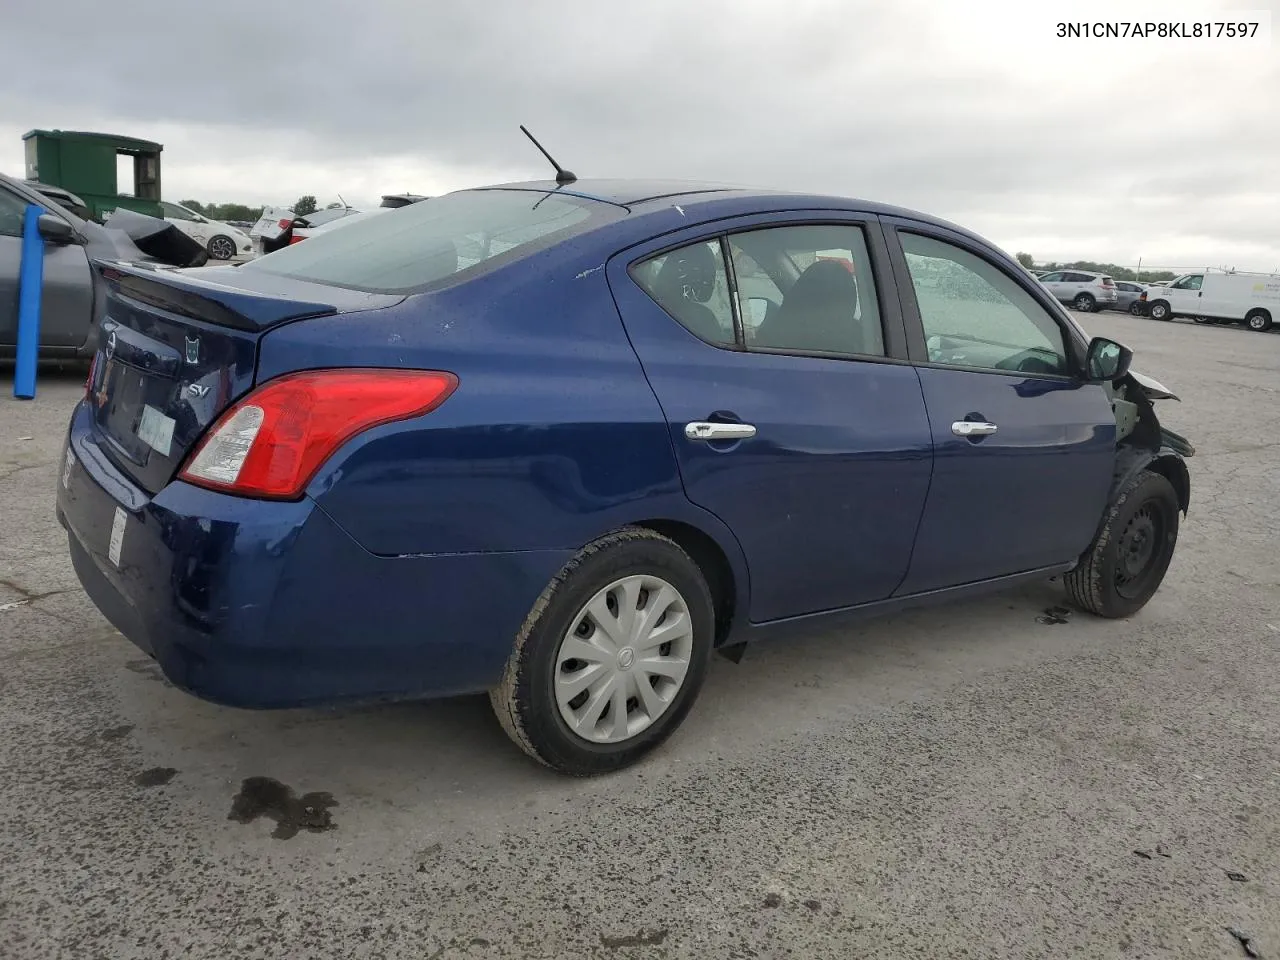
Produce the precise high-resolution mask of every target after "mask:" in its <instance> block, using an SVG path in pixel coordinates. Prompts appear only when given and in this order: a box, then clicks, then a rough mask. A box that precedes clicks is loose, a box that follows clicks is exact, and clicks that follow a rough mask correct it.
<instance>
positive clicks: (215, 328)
mask: <svg viewBox="0 0 1280 960" xmlns="http://www.w3.org/2000/svg"><path fill="white" fill-rule="evenodd" d="M95 269H96V270H97V271H98V272H99V274H100V275H101V277H102V280H103V282H104V284H105V287H106V291H107V296H106V311H105V316H104V318H103V320H102V324H101V327H100V330H99V337H98V344H99V348H98V355H97V357H96V359H95V364H94V370H93V377H92V381H91V383H90V385H89V396H88V402H89V403H90V404H91V405H92V407H93V417H94V424H95V432H96V433H97V434H98V437H99V440H100V442H101V446H102V449H103V450H104V452H105V453H106V454H107V456H108V457H110V458H111V460H112V461H113V462H114V463H115V464H116V466H117V467H119V468H120V469H121V470H122V471H124V472H125V473H126V474H128V475H129V476H130V477H131V478H132V479H133V480H134V482H136V483H137V484H138V486H140V487H141V488H143V489H144V490H146V491H147V493H149V494H154V493H157V492H158V491H159V490H161V489H162V488H163V487H164V486H165V485H166V484H167V483H169V481H171V480H172V479H173V477H174V474H176V473H177V471H178V469H179V467H180V466H181V465H182V462H183V460H184V459H185V458H186V456H187V454H188V453H190V451H191V449H192V448H193V447H194V446H195V444H196V443H197V441H198V440H199V439H200V437H201V436H202V435H203V433H204V431H205V430H206V429H207V428H208V427H209V425H210V424H212V423H213V421H214V420H216V419H217V417H218V415H219V414H221V413H222V411H223V410H225V409H226V408H227V407H229V406H230V405H231V404H232V403H234V402H235V401H236V400H237V399H238V398H240V397H241V396H243V395H244V394H245V393H247V392H248V391H249V389H250V388H251V387H252V386H253V383H254V371H255V365H256V360H257V352H258V343H259V341H260V340H261V338H262V335H263V334H264V333H265V332H266V331H267V330H269V329H271V328H272V327H274V326H278V325H279V324H282V323H288V322H289V321H291V320H299V319H302V318H305V317H319V316H330V315H333V314H336V313H345V312H349V311H354V310H368V309H375V308H378V307H383V306H390V305H392V304H394V303H398V302H400V300H402V299H403V298H402V297H399V296H386V295H378V294H366V293H358V292H355V291H350V290H343V289H340V288H337V287H328V286H324V285H322V284H317V283H309V282H306V281H300V280H293V279H291V278H286V277H278V276H273V275H271V274H264V273H254V272H250V271H242V270H240V269H239V268H236V267H212V268H206V269H197V270H154V269H149V268H147V267H145V266H143V265H140V264H123V263H118V262H103V261H99V262H97V263H96V264H95Z"/></svg>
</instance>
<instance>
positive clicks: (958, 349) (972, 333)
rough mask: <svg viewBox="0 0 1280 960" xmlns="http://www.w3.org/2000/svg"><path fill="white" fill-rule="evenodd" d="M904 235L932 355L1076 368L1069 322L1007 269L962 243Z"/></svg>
mask: <svg viewBox="0 0 1280 960" xmlns="http://www.w3.org/2000/svg"><path fill="white" fill-rule="evenodd" d="M899 236H900V238H901V241H902V249H903V252H904V253H905V254H906V260H907V267H908V269H909V270H910V273H911V283H912V286H913V287H914V289H915V294H916V302H917V304H918V306H919V310H920V321H921V323H922V324H923V326H924V334H925V341H926V344H927V346H928V350H929V360H930V361H931V362H933V363H940V364H946V365H948V366H962V367H977V368H979V369H986V370H1001V371H1008V372H1011V373H1033V374H1036V373H1040V374H1058V375H1065V374H1067V373H1069V371H1070V367H1069V364H1068V361H1067V353H1066V344H1065V340H1064V337H1063V332H1062V328H1061V327H1060V326H1059V325H1058V323H1057V322H1056V321H1055V320H1054V318H1053V317H1052V316H1051V315H1050V314H1049V312H1048V311H1046V310H1045V309H1044V308H1043V307H1041V306H1040V304H1038V303H1037V302H1036V301H1035V298H1034V297H1032V296H1031V294H1029V293H1027V292H1026V291H1025V290H1023V289H1022V287H1020V286H1019V285H1018V284H1017V283H1015V282H1014V280H1013V279H1012V278H1011V277H1009V276H1008V275H1007V274H1006V273H1004V271H1002V270H1000V269H998V268H997V267H995V266H994V265H993V264H990V263H988V262H987V261H986V260H983V259H982V258H981V257H977V256H974V255H973V254H971V253H969V252H968V251H967V250H964V249H962V248H960V247H957V246H955V245H954V244H950V243H946V242H944V241H942V240H935V239H933V238H932V237H924V236H920V235H919V234H913V233H901V234H899Z"/></svg>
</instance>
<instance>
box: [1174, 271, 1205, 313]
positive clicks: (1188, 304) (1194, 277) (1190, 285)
mask: <svg viewBox="0 0 1280 960" xmlns="http://www.w3.org/2000/svg"><path fill="white" fill-rule="evenodd" d="M1203 285H1204V274H1203V273H1192V274H1188V275H1187V276H1185V277H1179V278H1178V279H1177V280H1175V281H1173V283H1171V284H1169V286H1168V287H1167V288H1165V289H1166V292H1165V294H1164V299H1165V300H1167V301H1168V302H1169V306H1170V308H1172V310H1173V312H1174V313H1176V314H1178V315H1180V316H1184V317H1198V316H1201V311H1202V309H1203V304H1202V303H1201V297H1200V288H1201V287H1202V286H1203Z"/></svg>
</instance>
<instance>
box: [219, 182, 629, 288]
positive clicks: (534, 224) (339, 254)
mask: <svg viewBox="0 0 1280 960" xmlns="http://www.w3.org/2000/svg"><path fill="white" fill-rule="evenodd" d="M621 216H625V213H624V212H623V211H622V210H620V209H618V208H617V207H613V206H611V205H609V204H606V203H601V202H599V201H596V200H586V199H582V198H579V197H573V196H568V195H562V194H557V195H553V194H547V193H541V192H536V191H531V190H463V191H460V192H458V193H450V194H446V195H444V196H441V197H434V198H432V199H430V200H423V201H421V202H419V203H414V204H410V205H409V206H407V207H400V208H399V209H396V210H388V211H387V212H386V213H384V214H382V215H380V216H376V217H369V218H367V219H365V220H362V221H361V222H359V223H351V224H349V225H346V226H344V227H343V228H342V229H341V230H326V231H321V232H319V233H316V234H314V235H313V236H311V237H310V238H309V239H308V240H307V241H306V243H295V244H293V245H292V246H290V247H286V248H285V249H283V250H278V251H276V252H275V253H273V254H271V256H269V257H261V258H259V259H257V260H250V261H249V262H248V263H246V264H244V266H242V267H240V268H239V269H240V270H249V271H251V272H252V271H254V270H261V271H262V272H264V273H271V274H277V275H280V276H286V277H294V278H296V279H299V280H310V281H312V282H315V283H325V284H330V285H332V286H336V287H345V288H347V289H350V290H362V291H365V292H367V293H417V292H420V291H422V290H424V289H427V288H430V287H432V286H435V285H438V284H441V283H444V282H446V281H448V280H451V279H453V278H454V277H455V276H459V277H460V276H461V275H463V274H464V273H465V274H468V275H469V276H475V275H477V274H478V273H479V272H481V271H484V270H487V269H489V268H490V267H495V266H497V265H499V264H500V263H503V262H510V261H511V260H513V259H515V258H517V257H520V256H524V255H527V254H528V253H531V252H533V251H535V250H538V249H541V248H543V247H546V246H549V245H551V244H553V243H556V242H559V241H561V240H564V239H567V238H568V237H571V236H574V235H576V234H579V233H582V232H584V231H586V230H589V229H591V228H592V227H594V226H597V225H599V224H601V223H604V222H607V221H610V220H614V219H617V218H618V217H621Z"/></svg>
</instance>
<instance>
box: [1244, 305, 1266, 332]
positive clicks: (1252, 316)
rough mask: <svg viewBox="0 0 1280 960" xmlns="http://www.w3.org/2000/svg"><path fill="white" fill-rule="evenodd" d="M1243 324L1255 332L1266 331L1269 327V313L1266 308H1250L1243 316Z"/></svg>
mask: <svg viewBox="0 0 1280 960" xmlns="http://www.w3.org/2000/svg"><path fill="white" fill-rule="evenodd" d="M1244 325H1245V326H1246V327H1248V328H1249V329H1250V330H1253V331H1256V332H1257V333H1266V332H1267V331H1268V330H1270V329H1271V326H1272V321H1271V314H1269V313H1268V312H1267V311H1266V310H1261V309H1259V310H1250V311H1249V313H1248V315H1247V316H1246V317H1245V318H1244Z"/></svg>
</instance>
